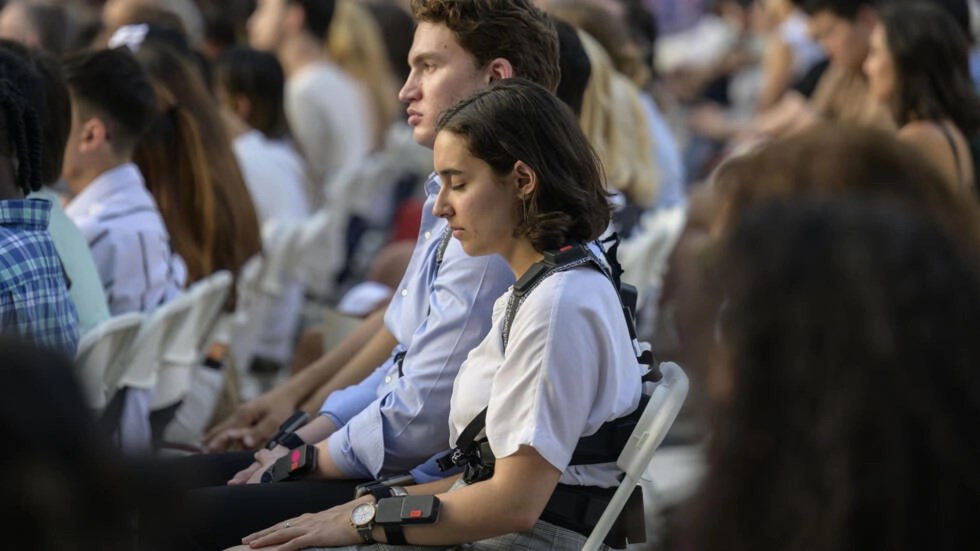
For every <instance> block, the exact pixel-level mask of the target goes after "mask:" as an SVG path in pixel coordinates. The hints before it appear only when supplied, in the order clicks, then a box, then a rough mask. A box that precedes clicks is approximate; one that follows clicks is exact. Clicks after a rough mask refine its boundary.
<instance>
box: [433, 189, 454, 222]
mask: <svg viewBox="0 0 980 551" xmlns="http://www.w3.org/2000/svg"><path fill="white" fill-rule="evenodd" d="M450 214H452V207H450V206H449V201H446V197H445V192H444V191H440V192H439V195H437V196H436V202H435V203H434V204H433V205H432V215H433V216H435V217H437V218H449V215H450Z"/></svg>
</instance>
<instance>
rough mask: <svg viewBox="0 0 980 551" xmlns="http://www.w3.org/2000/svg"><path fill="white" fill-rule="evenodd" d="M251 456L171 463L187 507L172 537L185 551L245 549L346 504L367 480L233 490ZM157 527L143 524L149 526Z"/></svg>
mask: <svg viewBox="0 0 980 551" xmlns="http://www.w3.org/2000/svg"><path fill="white" fill-rule="evenodd" d="M252 461H253V454H252V452H231V453H220V454H207V455H195V456H190V457H185V458H181V459H177V460H174V461H172V462H169V464H168V465H167V466H166V467H165V469H170V470H172V472H171V473H170V476H171V477H172V479H174V480H178V481H180V482H179V485H180V486H181V489H182V490H183V498H184V499H183V503H184V507H183V508H182V511H181V512H180V515H179V516H180V517H181V518H178V519H176V520H177V522H176V526H174V527H173V528H175V529H176V530H178V531H179V532H180V534H179V535H177V534H173V535H174V536H175V539H176V540H178V541H177V545H178V546H179V548H180V549H185V550H188V551H194V550H202V551H205V550H206V551H212V550H215V549H218V550H220V549H225V548H227V547H231V546H233V545H239V544H241V540H242V538H243V537H245V536H247V535H249V534H251V533H253V532H257V531H259V530H262V529H264V528H268V527H270V526H272V525H273V524H276V523H277V522H282V521H284V520H287V519H290V518H293V517H296V516H299V515H302V514H304V513H316V512H319V511H323V510H325V509H329V508H331V507H333V506H335V505H340V504H342V503H346V502H348V501H350V500H351V499H353V497H354V487H355V486H357V485H358V484H360V483H362V482H364V480H309V481H307V480H299V481H293V482H277V483H272V484H247V485H244V486H228V485H226V483H227V481H228V479H230V478H231V477H232V476H234V475H235V473H237V472H238V471H240V470H242V469H244V468H246V467H248V466H249V465H250V464H251V463H252ZM147 521H149V522H151V523H152V522H153V521H152V520H150V519H144V522H147Z"/></svg>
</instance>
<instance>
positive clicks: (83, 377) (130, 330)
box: [75, 312, 143, 410]
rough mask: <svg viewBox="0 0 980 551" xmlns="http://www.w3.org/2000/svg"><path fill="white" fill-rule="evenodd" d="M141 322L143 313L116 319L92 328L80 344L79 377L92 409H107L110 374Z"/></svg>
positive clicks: (76, 363) (78, 356)
mask: <svg viewBox="0 0 980 551" xmlns="http://www.w3.org/2000/svg"><path fill="white" fill-rule="evenodd" d="M141 323H143V314H141V313H139V312H130V313H128V314H122V315H119V316H114V317H111V318H109V319H107V320H105V321H103V322H102V323H100V324H98V325H96V326H95V327H93V328H92V329H90V330H89V331H88V332H86V333H85V335H83V336H82V338H81V340H80V341H79V342H78V351H77V352H76V354H75V367H76V374H77V375H78V380H79V383H80V384H81V386H82V392H83V393H84V394H85V399H86V401H87V402H88V405H89V407H91V408H93V409H96V410H100V409H102V408H104V407H105V405H106V384H105V374H106V371H108V370H109V369H110V368H112V367H113V366H115V365H116V364H117V363H118V362H119V361H120V360H121V359H122V357H123V356H124V354H125V352H126V350H127V349H128V348H129V346H130V345H132V343H133V340H134V339H135V338H136V334H137V333H138V332H139V328H140V324H141Z"/></svg>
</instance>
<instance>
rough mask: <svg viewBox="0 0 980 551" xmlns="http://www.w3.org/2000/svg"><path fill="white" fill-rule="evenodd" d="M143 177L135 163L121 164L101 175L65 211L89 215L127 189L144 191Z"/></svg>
mask: <svg viewBox="0 0 980 551" xmlns="http://www.w3.org/2000/svg"><path fill="white" fill-rule="evenodd" d="M144 187H145V186H144V184H143V175H142V174H141V173H140V170H139V168H137V167H136V165H135V164H134V163H125V164H121V165H119V166H117V167H115V168H111V169H109V170H107V171H105V172H103V173H102V174H99V176H98V177H96V178H95V179H94V180H92V182H91V183H90V184H89V185H88V186H87V187H86V188H85V189H83V190H82V191H81V193H79V194H78V195H76V196H75V198H74V199H72V201H71V202H70V203H68V207H67V208H66V209H65V212H68V213H71V214H83V213H88V212H89V211H91V210H92V209H93V208H100V206H101V204H102V202H103V201H105V199H106V198H108V197H111V196H113V195H116V194H118V193H120V192H125V191H126V190H127V189H132V188H138V189H140V190H141V191H142V190H143V189H144Z"/></svg>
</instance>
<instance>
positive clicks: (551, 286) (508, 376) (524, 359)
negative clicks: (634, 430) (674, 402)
mask: <svg viewBox="0 0 980 551" xmlns="http://www.w3.org/2000/svg"><path fill="white" fill-rule="evenodd" d="M512 292H513V288H511V289H509V290H508V292H507V293H505V294H504V295H503V296H502V297H500V298H499V299H498V300H497V302H496V303H495V304H494V309H493V326H492V327H491V329H490V333H489V334H488V335H487V337H486V338H485V339H484V340H483V342H481V343H480V344H479V346H477V347H476V348H475V349H473V350H472V351H471V352H470V354H469V356H468V357H467V359H466V361H465V362H464V363H463V365H462V367H461V368H460V371H459V375H458V376H457V377H456V381H455V385H454V387H453V394H452V399H451V403H450V419H449V424H450V426H449V431H450V446H455V444H456V440H457V438H458V437H459V434H460V433H461V432H462V431H463V430H464V429H465V428H466V426H467V425H468V424H469V423H470V421H472V420H473V418H474V417H476V416H477V415H478V414H479V413H480V411H482V410H483V408H485V407H486V408H488V409H487V419H486V430H485V434H486V436H487V438H488V440H489V442H490V447H491V449H492V450H493V453H494V456H495V457H497V458H503V457H507V456H509V455H512V454H513V453H515V452H516V451H517V450H518V447H519V446H521V445H528V446H531V447H533V448H534V449H535V450H536V451H537V452H538V453H539V454H541V456H542V457H543V458H544V459H545V460H547V461H548V462H549V463H551V464H552V465H554V467H555V468H557V469H559V470H561V471H562V475H561V480H560V482H561V483H563V484H580V485H593V486H604V487H611V486H615V485H616V484H618V481H617V479H616V476H618V475H619V474H620V471H619V470H618V469H617V468H616V466H615V465H614V464H606V465H581V466H575V467H569V465H568V462H569V461H570V460H571V457H572V453H573V452H574V450H575V445H576V444H577V442H578V440H579V438H581V437H582V436H588V435H590V434H593V433H595V432H596V430H598V429H599V427H600V426H601V425H602V424H603V423H605V422H606V421H609V420H612V419H616V418H618V417H622V416H623V415H626V414H627V413H629V412H631V411H633V410H634V409H636V407H637V405H638V403H639V399H640V391H641V383H640V378H641V376H642V369H641V366H640V364H639V363H638V362H637V361H636V358H635V355H634V352H633V347H632V342H631V340H630V336H629V331H628V329H627V326H626V322H625V319H624V318H623V313H622V310H621V306H620V302H619V298H618V297H617V295H616V292H615V290H614V289H613V286H612V284H611V283H610V282H609V280H608V279H607V278H606V276H605V275H603V274H602V273H600V272H599V271H598V270H596V269H595V268H594V267H592V266H589V265H587V266H582V267H578V268H574V269H571V270H568V271H565V272H560V273H557V274H553V275H551V276H549V277H547V278H546V279H544V280H543V281H542V282H541V283H540V284H539V285H538V286H537V287H536V288H535V289H533V290H532V291H531V292H530V293H529V294H528V295H527V296H526V298H525V300H524V303H523V304H522V305H521V307H520V308H519V309H518V311H517V315H516V316H515V318H514V321H513V324H512V325H511V330H510V336H509V341H508V344H507V351H506V354H505V353H504V350H503V343H502V334H501V328H502V327H503V323H504V318H505V316H506V310H507V301H508V299H509V297H510V296H511V293H512Z"/></svg>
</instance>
